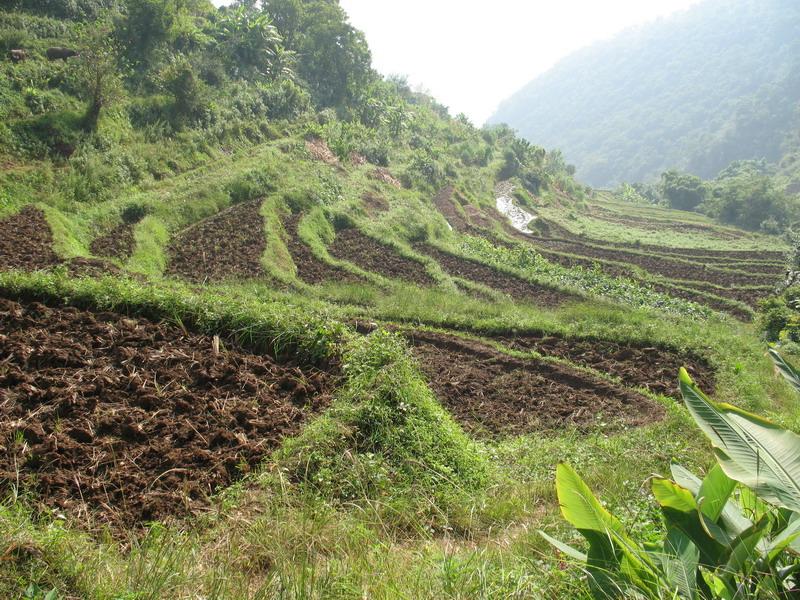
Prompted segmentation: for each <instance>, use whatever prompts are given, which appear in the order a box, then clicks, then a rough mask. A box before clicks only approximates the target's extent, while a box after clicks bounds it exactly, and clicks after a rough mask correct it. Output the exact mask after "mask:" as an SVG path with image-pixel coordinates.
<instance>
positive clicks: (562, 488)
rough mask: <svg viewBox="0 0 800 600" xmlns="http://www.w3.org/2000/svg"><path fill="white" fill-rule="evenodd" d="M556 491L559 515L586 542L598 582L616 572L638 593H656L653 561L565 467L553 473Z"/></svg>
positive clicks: (587, 488) (589, 558)
mask: <svg viewBox="0 0 800 600" xmlns="http://www.w3.org/2000/svg"><path fill="white" fill-rule="evenodd" d="M556 491H557V493H558V502H559V504H560V505H561V514H562V515H563V516H564V518H565V519H566V520H567V521H568V522H569V523H571V524H572V525H573V526H574V527H575V528H576V529H577V530H578V531H580V532H581V534H582V535H583V536H584V537H585V538H586V539H587V540H588V541H589V552H588V554H587V558H588V564H589V566H590V567H591V568H592V569H593V571H594V572H593V576H596V577H597V579H598V581H599V582H607V580H608V578H609V577H610V575H609V573H613V572H619V573H620V574H621V575H622V576H623V577H624V578H625V579H626V580H627V581H628V582H630V583H631V584H632V585H633V586H634V587H636V588H638V589H642V590H647V589H650V590H653V591H655V589H657V581H658V575H657V572H658V570H657V567H656V565H655V563H654V562H653V560H652V558H651V557H650V556H648V554H647V553H646V552H645V551H644V549H642V547H641V546H639V545H638V544H637V543H636V542H634V541H633V540H632V539H630V538H629V537H628V535H627V533H626V532H625V528H624V527H623V526H622V523H620V521H619V520H618V519H617V518H616V517H614V515H612V514H611V513H610V512H608V511H607V510H606V509H605V508H603V506H602V505H601V504H600V502H599V501H598V500H597V498H595V496H594V494H593V493H592V491H591V490H590V489H589V486H587V485H586V483H584V481H583V480H582V479H581V478H580V476H579V475H578V474H577V473H576V472H575V470H574V469H572V467H570V466H569V465H567V464H564V463H562V464H559V465H558V467H557V469H556ZM598 585H600V584H598ZM605 591H609V592H610V591H612V590H605Z"/></svg>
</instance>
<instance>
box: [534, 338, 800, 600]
mask: <svg viewBox="0 0 800 600" xmlns="http://www.w3.org/2000/svg"><path fill="white" fill-rule="evenodd" d="M771 354H772V358H773V360H774V361H775V364H776V367H777V369H778V370H779V372H780V373H781V374H782V375H783V376H784V377H786V379H787V380H788V381H789V382H790V383H791V384H792V385H793V386H795V388H796V389H798V390H800V372H798V371H796V370H795V369H794V368H793V367H792V366H791V365H789V363H787V362H786V361H785V360H784V359H783V358H782V357H780V355H779V354H778V353H777V352H774V351H773V352H771ZM679 383H680V388H681V392H682V394H683V398H684V402H685V404H686V407H687V408H688V410H689V412H690V414H691V415H692V416H693V417H694V419H695V421H696V422H697V424H698V426H699V427H700V428H701V430H702V431H703V432H704V433H705V434H706V435H707V437H708V438H709V439H710V441H711V444H712V447H713V451H714V455H715V457H716V459H717V464H716V465H715V466H714V467H713V468H712V469H710V470H709V472H708V473H707V475H706V476H705V478H703V479H700V478H698V477H697V476H695V475H694V474H692V473H691V472H689V471H688V470H687V469H685V468H683V467H682V466H680V465H673V466H672V468H671V476H672V477H671V479H668V478H654V479H653V480H652V482H651V487H652V492H653V496H654V497H655V499H656V501H657V502H658V504H659V506H660V507H661V512H662V515H663V519H664V526H665V532H666V534H665V536H664V539H663V542H662V543H660V544H655V545H654V544H640V543H638V542H637V541H636V540H634V539H632V538H631V537H630V536H629V535H628V534H627V533H626V531H625V529H624V527H623V526H622V524H621V523H620V521H619V520H618V519H617V518H616V517H614V516H613V515H612V514H611V513H609V512H608V511H607V510H606V509H605V508H603V506H602V505H601V504H600V502H599V501H598V500H597V498H596V497H595V496H594V495H593V494H592V492H591V490H590V489H589V487H588V486H587V485H586V484H585V483H584V482H583V480H581V478H580V477H579V476H578V474H577V473H576V472H575V471H574V470H573V469H572V468H571V467H569V466H568V465H565V464H561V465H559V466H558V469H557V472H556V491H557V494H558V499H559V503H560V505H561V512H562V515H563V516H564V518H565V519H566V520H567V521H568V522H569V523H571V524H572V525H573V526H574V527H575V528H576V529H578V531H579V532H580V533H581V535H582V536H583V537H584V538H585V540H586V542H587V543H588V551H587V552H586V553H583V552H581V551H579V550H577V549H575V548H573V547H571V546H568V545H567V544H564V543H563V542H560V541H558V540H556V539H554V538H552V537H550V536H548V535H547V534H545V533H544V532H542V536H543V537H544V538H545V539H546V540H547V541H548V542H550V543H551V544H552V545H553V546H555V547H556V548H557V549H558V550H560V551H561V552H563V553H565V554H566V555H567V556H569V557H571V558H573V559H575V560H577V561H579V562H581V563H582V564H585V568H586V572H587V575H588V583H589V588H590V591H591V593H592V596H593V597H594V598H598V599H608V598H622V597H634V598H648V599H662V598H684V599H687V600H694V599H699V600H717V599H719V600H740V599H745V598H775V599H790V598H800V437H798V436H797V435H796V434H794V433H793V432H791V431H788V430H785V429H782V428H781V427H779V426H777V425H775V424H773V423H771V422H769V421H767V420H765V419H762V418H760V417H758V416H756V415H753V414H750V413H748V412H745V411H743V410H740V409H738V408H736V407H734V406H731V405H729V404H721V403H716V402H714V401H712V400H710V399H709V398H708V397H707V396H706V395H705V394H703V393H702V392H701V391H700V389H699V388H698V387H697V386H696V385H695V384H694V382H692V380H691V378H690V377H689V375H688V373H687V372H686V371H685V370H684V369H681V372H680V377H679Z"/></svg>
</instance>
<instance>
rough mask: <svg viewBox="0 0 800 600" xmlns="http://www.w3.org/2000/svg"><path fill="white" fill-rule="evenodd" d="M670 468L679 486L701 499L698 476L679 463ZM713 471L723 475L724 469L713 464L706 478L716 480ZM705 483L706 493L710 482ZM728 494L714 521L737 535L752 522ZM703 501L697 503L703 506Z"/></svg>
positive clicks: (700, 485) (750, 525)
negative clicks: (726, 500)
mask: <svg viewBox="0 0 800 600" xmlns="http://www.w3.org/2000/svg"><path fill="white" fill-rule="evenodd" d="M670 470H671V471H672V477H673V479H674V480H675V481H676V482H677V483H678V484H680V485H681V486H683V487H685V488H686V489H688V490H689V491H690V492H692V493H693V494H694V495H695V499H696V500H702V499H701V498H700V489H701V488H702V487H703V485H704V482H703V481H701V480H700V478H699V477H697V476H696V475H694V474H693V473H692V472H691V471H689V470H688V469H686V468H684V467H682V466H681V465H679V464H672V465H671V467H670ZM715 471H717V472H721V473H723V475H724V471H722V469H721V467H719V465H715V466H714V467H713V468H712V469H711V471H709V473H708V475H707V476H706V479H709V477H711V478H712V481H713V480H716V478H717V475H716V474H715V473H714V472H715ZM712 473H713V474H712ZM724 476H725V478H726V479H727V480H728V481H733V480H732V479H730V477H728V476H727V475H724ZM734 483H735V482H734ZM705 485H706V491H705V493H706V494H707V495H708V492H709V490H708V487H709V486H710V485H711V483H707V484H705ZM721 489H723V490H724V489H725V487H722V488H721ZM730 495H731V494H728V498H729V500H728V502H726V503H725V504H724V507H723V509H722V514H721V515H720V516H719V518H718V519H716V521H717V522H718V523H719V524H720V526H721V527H723V528H724V529H726V530H727V531H729V532H731V534H732V535H734V536H735V535H739V534H740V533H741V532H742V531H744V530H745V529H747V528H748V527H752V526H753V522H752V521H751V520H750V519H748V518H747V517H745V516H744V513H743V512H742V509H741V508H740V507H739V506H738V505H737V504H736V503H735V502H733V501H732V500H730ZM712 496H713V494H712ZM705 503H706V501H702V502H700V503H699V504H700V506H705ZM706 512H709V511H706Z"/></svg>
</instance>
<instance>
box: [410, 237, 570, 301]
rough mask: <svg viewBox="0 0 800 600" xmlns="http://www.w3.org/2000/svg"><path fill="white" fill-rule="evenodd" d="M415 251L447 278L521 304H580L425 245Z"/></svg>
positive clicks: (563, 294) (552, 290)
mask: <svg viewBox="0 0 800 600" xmlns="http://www.w3.org/2000/svg"><path fill="white" fill-rule="evenodd" d="M416 249H417V250H418V251H419V252H422V253H424V254H427V255H428V256H430V257H431V258H433V259H434V260H435V261H436V262H438V263H439V264H440V265H441V267H442V269H444V271H445V272H447V273H448V274H449V275H451V276H453V277H460V278H462V279H469V280H470V281H475V282H478V283H482V284H484V285H486V286H488V287H492V288H494V289H496V290H499V291H501V292H505V293H506V294H508V295H509V296H511V297H512V298H515V299H517V300H525V301H528V302H531V303H532V304H537V305H540V306H551V307H552V306H560V305H562V304H565V303H566V302H571V301H577V300H580V297H579V296H575V295H573V294H569V293H568V292H562V291H560V290H557V289H554V288H549V287H546V286H543V285H538V284H536V283H532V282H530V281H527V280H525V279H520V278H519V277H514V276H513V275H508V274H506V273H503V272H501V271H497V270H495V269H493V268H491V267H489V266H487V265H484V264H481V263H478V262H473V261H471V260H467V259H465V258H460V257H458V256H455V255H453V254H450V253H448V252H444V251H442V250H439V249H438V248H435V247H433V246H430V245H428V244H419V245H418V246H417V247H416Z"/></svg>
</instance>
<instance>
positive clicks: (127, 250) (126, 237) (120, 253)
mask: <svg viewBox="0 0 800 600" xmlns="http://www.w3.org/2000/svg"><path fill="white" fill-rule="evenodd" d="M135 248H136V240H135V239H134V237H133V225H131V224H129V223H121V224H119V225H117V226H116V227H114V229H112V230H111V231H109V232H108V233H106V234H104V235H101V236H100V237H98V238H96V239H95V240H94V241H93V242H92V247H91V250H92V254H94V255H95V256H108V257H110V258H118V259H120V260H127V259H129V258H130V257H131V255H132V254H133V251H134V249H135Z"/></svg>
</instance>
